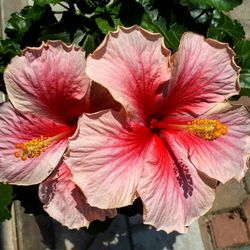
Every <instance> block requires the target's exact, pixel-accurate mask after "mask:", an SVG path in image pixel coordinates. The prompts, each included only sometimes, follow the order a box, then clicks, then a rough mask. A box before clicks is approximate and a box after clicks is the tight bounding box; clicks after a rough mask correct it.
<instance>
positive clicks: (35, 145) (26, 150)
mask: <svg viewBox="0 0 250 250" xmlns="http://www.w3.org/2000/svg"><path fill="white" fill-rule="evenodd" d="M75 128H76V127H72V128H70V129H69V130H66V131H64V132H62V133H60V134H57V135H55V136H53V137H46V136H43V135H41V136H40V137H34V138H32V139H31V140H30V141H25V142H23V143H16V144H15V148H17V149H19V150H20V151H19V152H15V153H14V155H15V157H16V158H19V157H20V156H21V159H22V160H23V161H25V160H27V159H28V158H35V157H38V156H39V155H40V154H41V153H43V152H45V151H46V149H47V148H48V147H49V146H50V145H51V143H52V142H54V141H58V140H61V139H64V138H67V137H68V136H71V135H72V134H73V133H74V131H75Z"/></svg>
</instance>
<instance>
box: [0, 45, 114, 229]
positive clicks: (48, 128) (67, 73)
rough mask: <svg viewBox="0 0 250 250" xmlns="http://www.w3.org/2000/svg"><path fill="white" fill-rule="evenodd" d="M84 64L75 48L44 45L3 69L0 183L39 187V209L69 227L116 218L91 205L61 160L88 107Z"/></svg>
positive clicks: (28, 49)
mask: <svg viewBox="0 0 250 250" xmlns="http://www.w3.org/2000/svg"><path fill="white" fill-rule="evenodd" d="M85 66H86V60H85V54H84V52H83V51H81V50H80V48H76V47H75V46H74V45H72V46H67V45H65V44H64V43H62V42H60V41H49V42H47V43H43V44H42V45H41V47H39V48H26V49H25V50H23V52H22V55H21V56H16V57H15V58H13V59H12V61H11V63H10V64H9V65H8V66H7V68H6V70H5V73H4V79H5V83H6V89H7V92H8V96H9V99H10V101H11V103H10V102H6V103H4V104H2V105H1V106H0V149H1V150H0V181H1V182H4V183H11V184H17V185H33V184H38V183H42V184H41V185H40V188H39V196H40V199H41V201H42V202H43V203H44V209H45V210H46V211H47V212H48V213H49V214H50V215H51V216H52V217H53V218H55V219H57V220H58V221H60V222H61V223H62V224H64V225H66V226H68V227H69V228H79V227H83V226H88V224H89V222H90V221H92V220H94V219H99V220H104V219H105V216H111V217H112V216H114V215H115V210H107V211H105V210H101V209H97V208H94V207H90V206H89V205H88V204H87V203H86V199H85V197H84V195H83V193H82V192H81V191H80V190H79V188H78V187H77V186H76V185H75V184H74V183H73V182H72V181H71V173H70V171H69V169H68V167H67V165H66V164H65V163H63V162H62V156H63V154H64V152H65V150H66V148H67V144H68V139H69V137H70V136H72V135H73V134H74V133H75V131H76V129H77V119H78V117H79V116H80V115H81V114H82V113H83V112H84V111H89V110H91V109H93V107H92V106H93V105H92V104H91V103H90V99H91V98H90V97H91V96H92V94H91V93H92V92H91V88H90V80H89V79H88V77H87V76H86V74H85ZM92 89H93V87H92ZM95 89H96V88H94V93H95V92H97V93H99V92H98V91H95ZM90 92H91V93H90ZM99 95H100V93H99ZM86 96H87V97H88V98H87V97H86ZM104 96H106V94H105V95H104ZM13 106H14V107H15V108H14V107H13ZM97 106H98V105H97ZM96 109H97V110H98V107H96ZM51 173H52V175H51ZM46 178H47V179H46Z"/></svg>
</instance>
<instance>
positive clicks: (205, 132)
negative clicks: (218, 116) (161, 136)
mask: <svg viewBox="0 0 250 250" xmlns="http://www.w3.org/2000/svg"><path fill="white" fill-rule="evenodd" d="M150 128H151V129H156V128H157V129H171V128H174V129H180V130H186V131H188V132H189V133H190V134H193V135H195V136H197V137H199V138H201V139H204V140H207V141H213V140H215V139H218V138H219V137H221V136H223V135H226V134H227V132H228V126H227V125H226V124H222V123H221V122H220V121H219V120H209V119H194V120H192V121H189V122H187V124H172V123H166V122H162V121H157V120H156V119H152V120H151V123H150Z"/></svg>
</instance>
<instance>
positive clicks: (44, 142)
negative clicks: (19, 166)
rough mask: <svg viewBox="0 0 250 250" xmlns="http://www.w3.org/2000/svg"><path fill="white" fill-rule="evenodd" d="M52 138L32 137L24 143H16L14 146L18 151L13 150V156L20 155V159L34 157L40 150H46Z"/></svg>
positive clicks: (17, 156)
mask: <svg viewBox="0 0 250 250" xmlns="http://www.w3.org/2000/svg"><path fill="white" fill-rule="evenodd" d="M52 141H53V139H52V138H50V137H44V136H40V137H34V138H32V139H31V140H30V141H27V142H24V143H21V144H20V143H16V144H15V147H16V148H18V149H20V150H21V151H20V152H15V157H16V158H19V157H20V156H21V155H22V156H21V159H22V160H23V161H25V160H27V158H34V157H37V156H39V155H40V154H41V153H42V152H44V151H45V150H46V148H47V147H48V146H49V145H50V144H51V143H52Z"/></svg>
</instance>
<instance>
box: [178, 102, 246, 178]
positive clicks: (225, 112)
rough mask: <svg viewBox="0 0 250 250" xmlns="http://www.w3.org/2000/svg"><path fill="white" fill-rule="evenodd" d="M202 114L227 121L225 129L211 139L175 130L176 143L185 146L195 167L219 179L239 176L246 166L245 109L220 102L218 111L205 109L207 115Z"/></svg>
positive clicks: (224, 122) (209, 117)
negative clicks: (226, 128) (214, 138)
mask: <svg viewBox="0 0 250 250" xmlns="http://www.w3.org/2000/svg"><path fill="white" fill-rule="evenodd" d="M219 108H221V107H220V105H219ZM218 110H219V109H217V108H215V109H214V111H218ZM204 117H205V118H207V119H218V120H220V121H221V123H223V124H227V126H228V133H227V134H226V135H225V136H222V137H220V138H218V139H216V140H213V141H206V140H203V139H200V138H198V137H196V136H194V135H191V134H187V133H179V134H178V135H176V139H177V140H178V143H179V144H180V145H182V146H183V147H184V148H186V150H187V152H188V155H189V158H190V160H191V161H192V163H193V164H194V165H195V167H196V168H197V169H198V170H200V171H202V172H204V173H205V174H207V175H208V176H210V177H212V178H214V179H217V180H219V181H220V182H222V183H225V182H226V181H228V180H230V179H231V178H236V179H238V180H240V179H241V178H242V177H243V176H244V174H245V172H246V170H247V157H249V156H250V114H249V112H247V110H246V109H245V108H244V107H232V106H231V105H230V104H228V105H227V108H226V106H225V105H224V107H223V109H221V113H218V114H212V112H210V111H209V116H206V114H204ZM201 118H203V117H201Z"/></svg>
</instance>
